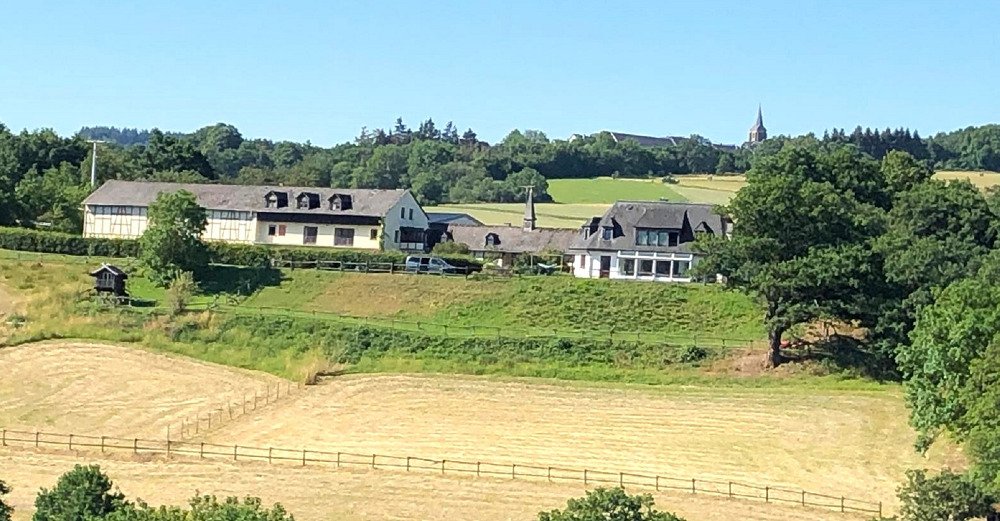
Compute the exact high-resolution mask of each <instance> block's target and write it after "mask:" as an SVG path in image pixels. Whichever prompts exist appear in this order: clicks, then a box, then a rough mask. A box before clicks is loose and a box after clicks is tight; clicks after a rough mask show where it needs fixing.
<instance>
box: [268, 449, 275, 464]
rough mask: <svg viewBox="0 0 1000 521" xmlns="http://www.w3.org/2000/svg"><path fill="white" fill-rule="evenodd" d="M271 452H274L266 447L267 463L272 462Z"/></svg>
mask: <svg viewBox="0 0 1000 521" xmlns="http://www.w3.org/2000/svg"><path fill="white" fill-rule="evenodd" d="M273 452H274V447H268V448H267V462H268V463H272V461H271V453H273Z"/></svg>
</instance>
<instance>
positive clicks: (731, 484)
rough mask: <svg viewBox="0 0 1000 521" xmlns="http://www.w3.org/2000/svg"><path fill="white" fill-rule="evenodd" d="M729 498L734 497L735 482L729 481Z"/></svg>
mask: <svg viewBox="0 0 1000 521" xmlns="http://www.w3.org/2000/svg"><path fill="white" fill-rule="evenodd" d="M729 499H733V482H732V481H730V482H729Z"/></svg>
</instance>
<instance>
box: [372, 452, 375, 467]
mask: <svg viewBox="0 0 1000 521" xmlns="http://www.w3.org/2000/svg"><path fill="white" fill-rule="evenodd" d="M372 468H375V455H374V454H372Z"/></svg>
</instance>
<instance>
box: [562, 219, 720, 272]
mask: <svg viewBox="0 0 1000 521" xmlns="http://www.w3.org/2000/svg"><path fill="white" fill-rule="evenodd" d="M731 230H732V225H731V224H730V222H729V221H728V220H727V219H725V218H724V217H722V216H721V215H719V214H718V213H716V212H715V209H714V207H713V206H712V205H707V204H691V203H671V202H659V201H619V202H617V203H615V204H614V205H613V206H612V207H611V208H610V209H608V211H607V212H606V213H605V214H604V215H603V216H601V217H594V218H592V219H591V220H589V221H587V223H586V224H584V225H583V226H582V227H581V228H580V230H579V232H578V234H577V237H576V239H575V240H574V242H573V244H572V246H570V248H569V249H568V253H570V254H572V255H573V256H574V257H573V274H574V275H575V276H576V277H580V278H594V279H596V278H608V279H631V280H646V281H656V282H690V281H691V280H692V279H691V277H690V275H689V274H688V270H690V269H691V267H692V266H694V265H695V264H696V263H697V262H698V255H697V253H695V252H694V250H693V249H692V247H691V246H692V245H693V243H694V240H695V238H696V237H698V235H699V234H702V233H708V234H713V235H719V236H729V234H730V233H731Z"/></svg>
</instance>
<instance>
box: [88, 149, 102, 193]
mask: <svg viewBox="0 0 1000 521" xmlns="http://www.w3.org/2000/svg"><path fill="white" fill-rule="evenodd" d="M87 142H88V143H92V144H93V145H94V152H93V154H92V155H91V156H90V187H91V188H94V186H96V185H97V144H98V143H104V141H100V140H97V139H91V140H88V141H87Z"/></svg>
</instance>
